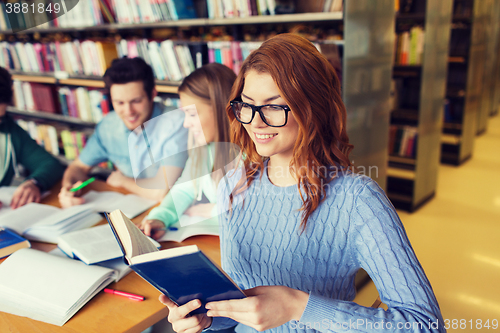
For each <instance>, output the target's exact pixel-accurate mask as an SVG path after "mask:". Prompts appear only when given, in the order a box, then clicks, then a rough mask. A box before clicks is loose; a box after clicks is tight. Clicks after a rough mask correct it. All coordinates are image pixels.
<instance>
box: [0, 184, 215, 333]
mask: <svg viewBox="0 0 500 333" xmlns="http://www.w3.org/2000/svg"><path fill="white" fill-rule="evenodd" d="M59 188H60V185H59V186H55V187H54V189H52V191H51V193H50V195H49V196H47V197H46V198H45V199H44V200H43V203H45V204H49V205H53V206H58V207H59V201H58V198H57V194H58V191H59ZM87 188H88V189H86V191H88V190H90V189H92V190H96V191H105V190H107V191H109V190H114V191H118V192H122V193H126V192H125V191H123V190H120V189H116V188H112V187H110V186H109V185H107V184H106V183H104V182H101V181H95V182H94V183H92V184H90V185H89V186H87ZM146 214H147V212H145V213H143V214H141V215H139V216H137V217H136V218H134V219H133V221H134V222H135V223H139V222H140V221H142V219H143V218H144V217H145V216H146ZM101 223H105V220H103V221H102V222H101ZM31 244H32V248H34V249H38V250H42V251H47V252H48V251H51V250H53V249H54V248H55V247H56V245H54V244H47V243H40V242H31ZM193 244H195V245H198V247H199V248H200V249H201V250H202V251H203V252H205V254H206V255H207V256H208V257H210V259H212V260H214V261H215V262H217V263H218V264H219V265H220V249H219V237H217V236H195V237H191V238H189V239H187V240H185V241H184V242H182V243H175V242H164V243H162V244H161V245H162V249H166V248H171V247H176V246H182V245H193ZM2 261H3V260H2ZM109 287H110V288H113V289H117V290H123V291H127V292H131V293H134V294H138V295H142V296H145V297H146V300H144V301H142V302H136V301H131V300H129V299H126V298H124V297H117V296H114V295H110V294H106V293H104V292H100V293H99V294H97V295H96V296H95V297H94V298H93V299H91V300H90V301H89V302H88V303H87V304H86V305H85V306H84V307H82V308H81V309H80V310H79V311H78V312H77V313H76V314H75V315H74V316H73V317H72V318H71V319H70V320H69V321H68V322H67V323H66V324H64V325H63V326H62V327H59V326H55V325H51V324H47V323H43V322H40V321H36V320H32V319H29V318H26V317H19V316H15V315H11V314H8V313H4V312H0V332H12V333H14V332H15V333H17V332H19V333H27V332H30V333H42V332H43V333H58V332H73V333H82V332H106V333H115V332H141V331H143V330H145V329H146V328H148V327H149V326H151V325H153V324H155V323H156V322H158V321H159V320H161V319H163V318H164V317H166V316H167V314H168V309H167V307H165V306H164V305H163V304H161V303H160V302H159V301H158V297H159V296H160V294H161V293H160V292H159V291H158V290H156V289H155V288H154V287H153V286H151V285H150V284H149V283H148V282H146V281H145V280H143V279H142V278H141V277H140V276H138V275H137V274H136V273H135V272H131V273H129V274H128V275H127V276H125V277H124V278H122V279H121V280H120V281H119V282H116V283H112V284H110V285H109Z"/></svg>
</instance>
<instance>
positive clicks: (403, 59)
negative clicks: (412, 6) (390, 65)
mask: <svg viewBox="0 0 500 333" xmlns="http://www.w3.org/2000/svg"><path fill="white" fill-rule="evenodd" d="M423 52H424V30H423V29H422V27H420V26H414V27H412V28H411V29H410V31H404V32H402V33H399V34H396V61H395V63H396V65H420V64H422V54H423Z"/></svg>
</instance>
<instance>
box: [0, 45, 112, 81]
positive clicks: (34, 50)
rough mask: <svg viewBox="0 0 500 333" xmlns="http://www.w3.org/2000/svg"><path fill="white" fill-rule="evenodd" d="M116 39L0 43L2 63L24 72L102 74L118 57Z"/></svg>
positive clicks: (9, 67) (0, 64) (6, 66)
mask: <svg viewBox="0 0 500 333" xmlns="http://www.w3.org/2000/svg"><path fill="white" fill-rule="evenodd" d="M117 57H118V54H117V52H116V46H115V44H114V43H113V42H107V41H92V40H85V41H79V40H74V41H72V42H58V41H56V42H53V43H21V42H16V43H8V42H1V43H0V66H2V67H4V68H7V69H11V70H16V71H22V72H35V73H46V72H55V71H64V72H67V73H68V74H80V75H88V76H90V75H95V76H102V75H103V74H104V72H105V71H106V69H107V68H108V67H109V66H110V65H111V62H112V61H113V59H115V58H117Z"/></svg>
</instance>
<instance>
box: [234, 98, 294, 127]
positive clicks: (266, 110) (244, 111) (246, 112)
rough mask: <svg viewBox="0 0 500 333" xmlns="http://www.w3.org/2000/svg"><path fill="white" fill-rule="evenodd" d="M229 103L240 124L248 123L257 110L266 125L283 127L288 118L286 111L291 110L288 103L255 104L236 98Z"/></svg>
mask: <svg viewBox="0 0 500 333" xmlns="http://www.w3.org/2000/svg"><path fill="white" fill-rule="evenodd" d="M229 104H230V105H231V107H232V109H233V113H234V116H235V117H236V119H237V120H238V121H239V122H240V123H242V124H250V123H251V122H252V121H253V118H254V117H255V112H258V113H259V115H260V119H262V121H263V122H264V123H266V125H268V126H271V127H283V126H285V125H286V122H287V120H288V112H290V111H291V110H290V107H289V106H288V105H276V104H266V105H259V106H256V105H252V104H248V103H245V102H242V101H237V100H234V101H231V102H229Z"/></svg>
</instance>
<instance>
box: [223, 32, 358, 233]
mask: <svg viewBox="0 0 500 333" xmlns="http://www.w3.org/2000/svg"><path fill="white" fill-rule="evenodd" d="M250 71H257V72H258V73H267V74H269V75H271V77H272V78H273V80H274V82H275V83H276V85H277V87H278V89H279V90H280V92H281V97H283V99H284V100H285V101H286V103H287V105H288V106H289V107H290V109H291V110H292V113H293V116H294V117H295V119H296V121H297V123H298V124H299V132H298V136H297V138H296V140H295V145H294V147H293V157H292V160H291V162H290V168H291V171H292V172H294V174H295V175H296V177H297V179H298V184H297V186H298V189H299V193H300V196H301V199H302V202H303V204H302V207H301V209H300V210H301V211H302V221H301V224H300V226H301V227H302V230H304V229H305V227H306V224H307V220H308V218H309V216H310V215H311V214H312V213H313V211H314V210H315V209H316V208H317V207H318V206H319V204H320V203H321V202H322V201H323V200H324V194H325V185H326V184H328V183H329V182H330V181H331V180H332V179H333V178H335V175H334V176H329V175H328V174H323V173H321V172H319V170H322V169H323V170H324V169H325V167H327V168H328V167H344V168H349V167H350V166H351V162H350V161H349V153H350V152H351V150H352V149H353V145H352V144H349V137H348V136H347V132H346V110H345V106H344V103H343V102H342V98H341V89H340V81H339V79H338V77H337V75H336V73H335V69H334V68H333V67H332V65H331V64H330V63H329V62H328V60H327V59H326V58H325V57H324V56H323V55H322V54H321V53H320V52H319V51H318V50H317V49H316V47H314V45H313V44H312V43H311V42H309V41H308V40H307V39H305V38H303V37H300V36H298V35H294V34H289V33H287V34H280V35H277V36H275V37H272V38H270V39H268V40H267V41H265V42H264V43H263V44H262V46H261V47H260V48H259V49H257V50H255V51H254V52H252V53H251V54H250V55H249V56H248V58H247V59H246V60H245V62H244V63H243V65H242V68H241V71H240V73H239V74H238V77H237V78H236V81H235V83H234V85H233V89H232V91H231V95H230V100H234V99H238V98H240V95H241V93H242V91H243V86H244V84H245V77H246V75H247V74H248V73H249V72H250ZM226 112H227V115H228V117H229V119H230V123H231V131H230V132H231V142H233V143H235V144H237V145H239V146H240V147H241V150H242V153H243V154H244V155H245V156H246V158H245V159H244V166H245V170H246V178H245V177H243V178H242V179H240V181H239V183H238V184H237V186H236V188H235V189H234V190H233V192H232V193H231V194H230V203H231V204H232V202H233V198H234V195H237V194H239V193H241V192H243V191H244V190H245V189H246V188H247V186H250V184H251V183H252V182H253V179H254V175H256V174H257V173H258V172H259V170H264V160H263V158H262V156H260V155H259V154H258V153H257V150H256V148H255V144H254V143H253V141H252V139H251V138H250V136H249V135H248V134H247V131H246V130H245V128H244V127H243V125H242V124H241V123H240V122H238V121H237V120H236V119H235V116H234V114H233V111H232V109H231V106H230V105H227V107H226ZM330 175H331V173H330ZM260 176H261V177H262V173H261V175H260ZM301 188H302V189H303V190H304V192H305V198H304V197H303V196H302V193H301V192H300V189H301Z"/></svg>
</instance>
